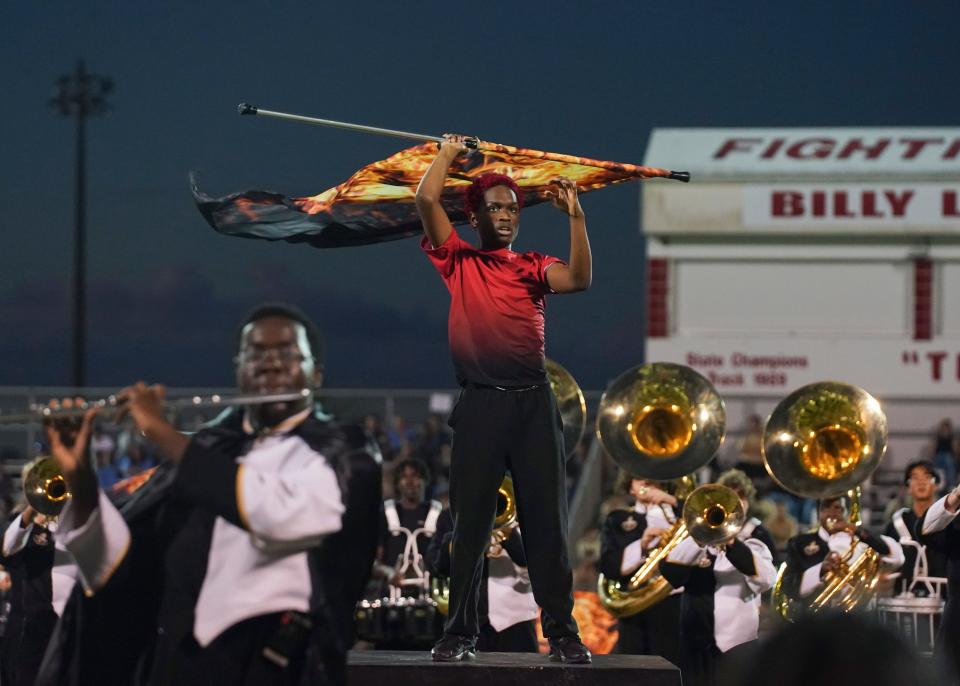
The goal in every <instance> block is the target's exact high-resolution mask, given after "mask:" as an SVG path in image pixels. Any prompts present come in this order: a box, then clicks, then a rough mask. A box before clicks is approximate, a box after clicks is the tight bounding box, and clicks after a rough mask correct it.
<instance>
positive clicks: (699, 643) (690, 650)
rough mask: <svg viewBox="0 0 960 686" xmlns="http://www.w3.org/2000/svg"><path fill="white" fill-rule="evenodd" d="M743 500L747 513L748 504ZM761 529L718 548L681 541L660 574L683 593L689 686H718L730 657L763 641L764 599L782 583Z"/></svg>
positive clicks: (683, 655) (683, 656) (683, 650)
mask: <svg viewBox="0 0 960 686" xmlns="http://www.w3.org/2000/svg"><path fill="white" fill-rule="evenodd" d="M738 495H740V499H741V501H742V504H743V508H744V511H746V509H747V507H748V503H747V502H746V499H745V498H744V496H743V494H738ZM756 533H757V529H756V527H753V528H747V527H744V528H742V529H741V530H740V532H739V534H738V536H737V537H735V538H732V539H731V540H729V541H727V542H725V543H723V544H721V545H717V546H713V545H708V546H701V545H700V544H699V543H697V542H696V541H695V540H694V539H693V538H690V537H688V538H685V539H684V540H683V541H681V542H680V543H679V544H678V545H677V546H676V547H675V548H674V549H673V550H672V551H671V552H670V554H669V555H668V556H667V558H666V559H664V560H663V561H662V562H661V563H660V573H661V574H663V576H664V578H666V580H667V581H669V582H670V585H671V586H673V587H674V588H681V587H682V588H683V596H682V602H681V617H680V670H681V672H682V673H683V680H684V683H685V684H689V685H691V686H712V684H714V683H715V682H716V678H717V670H718V666H719V661H720V659H721V657H722V656H723V655H724V654H728V653H730V651H732V650H734V649H735V648H737V647H738V646H744V645H745V644H747V643H750V642H752V641H755V640H756V639H757V632H758V629H759V626H760V597H761V595H762V594H763V593H764V592H766V591H767V590H769V589H770V588H771V587H772V586H773V583H774V581H775V580H776V576H777V570H776V568H775V567H774V566H773V555H772V553H771V552H770V549H769V548H768V547H767V545H766V544H765V543H763V542H762V541H761V540H760V539H758V538H756V537H755V534H756Z"/></svg>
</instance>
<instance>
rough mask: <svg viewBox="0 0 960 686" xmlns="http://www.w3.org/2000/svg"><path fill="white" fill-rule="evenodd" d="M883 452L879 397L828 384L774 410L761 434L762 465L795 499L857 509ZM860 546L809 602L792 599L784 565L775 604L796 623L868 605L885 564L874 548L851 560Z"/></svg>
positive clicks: (883, 422)
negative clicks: (845, 502) (846, 498)
mask: <svg viewBox="0 0 960 686" xmlns="http://www.w3.org/2000/svg"><path fill="white" fill-rule="evenodd" d="M886 448H887V419H886V416H885V415H884V413H883V410H882V409H881V407H880V403H879V402H878V401H877V399H876V398H874V397H873V396H872V395H870V394H869V393H867V392H866V391H865V390H863V389H862V388H860V387H858V386H853V385H851V384H844V383H839V382H834V381H827V382H820V383H814V384H810V385H807V386H803V387H802V388H800V389H798V390H796V391H794V392H793V393H791V394H790V395H789V396H787V397H786V398H784V400H782V401H781V402H780V404H778V405H777V407H776V408H775V409H774V411H773V413H772V414H771V415H770V419H768V420H767V425H766V428H765V429H764V434H763V463H764V467H766V470H767V472H768V473H769V474H770V476H771V477H772V478H773V480H774V481H776V482H777V483H778V484H780V485H781V486H782V487H783V488H785V489H786V490H788V491H790V492H791V493H795V494H797V495H799V496H802V497H805V498H816V499H820V500H822V499H824V498H833V497H837V496H841V495H844V494H848V493H849V494H851V495H852V498H853V506H854V507H853V508H852V510H853V509H854V508H855V509H856V510H857V511H858V510H859V491H860V484H861V483H863V482H864V481H866V480H867V479H868V478H870V475H871V474H873V472H874V470H876V468H877V467H878V466H879V465H880V462H881V460H882V459H883V455H884V453H885V452H886ZM853 514H854V513H853V511H851V515H853ZM856 547H857V540H856V539H855V540H854V541H853V543H852V545H851V547H850V549H849V550H848V551H847V553H846V554H845V555H844V556H843V559H842V560H841V565H840V569H839V571H838V572H836V573H832V574H829V575H827V577H826V578H825V579H824V589H823V591H822V592H821V593H819V594H818V595H817V596H816V597H814V598H812V599H808V600H806V601H804V600H801V599H797V598H790V597H788V596H787V594H786V592H785V590H784V589H783V577H784V573H785V571H786V566H785V565H783V566H781V567H780V571H779V573H778V575H777V581H776V583H775V584H774V587H773V595H772V598H771V599H772V603H773V606H774V607H775V608H776V609H777V611H778V612H779V613H780V614H781V615H782V616H783V617H785V618H786V619H789V620H793V619H794V618H796V617H797V616H799V615H800V614H803V613H809V612H819V611H820V610H822V609H824V608H827V607H837V608H840V609H841V610H843V611H844V612H849V611H851V610H853V609H856V608H858V607H863V606H864V605H866V604H867V603H869V601H870V599H871V598H872V597H873V595H874V593H875V590H876V586H877V582H878V579H879V571H880V559H879V555H878V554H877V553H876V551H874V550H873V549H871V548H867V550H866V551H864V552H863V553H861V554H860V555H857V556H856V557H854V555H853V553H854V550H855V548H856Z"/></svg>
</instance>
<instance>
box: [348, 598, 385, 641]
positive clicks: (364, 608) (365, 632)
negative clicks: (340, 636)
mask: <svg viewBox="0 0 960 686" xmlns="http://www.w3.org/2000/svg"><path fill="white" fill-rule="evenodd" d="M388 600H390V598H377V599H375V600H366V599H364V600H361V601H360V602H359V603H357V607H356V610H355V611H354V619H356V622H357V638H358V639H360V640H361V641H369V642H370V643H380V642H382V641H384V640H385V639H386V628H385V627H386V619H385V617H386V608H384V606H383V602H384V601H388Z"/></svg>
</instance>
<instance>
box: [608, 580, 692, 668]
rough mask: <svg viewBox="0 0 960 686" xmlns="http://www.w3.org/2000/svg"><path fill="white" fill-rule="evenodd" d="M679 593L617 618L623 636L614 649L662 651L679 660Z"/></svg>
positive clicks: (632, 652) (619, 651)
mask: <svg viewBox="0 0 960 686" xmlns="http://www.w3.org/2000/svg"><path fill="white" fill-rule="evenodd" d="M680 598H681V596H680V594H679V593H676V594H674V595H669V596H667V597H666V598H664V599H663V600H661V601H660V602H659V603H657V604H656V605H654V606H653V607H649V608H647V609H646V610H644V611H643V612H639V613H637V614H635V615H632V616H630V617H624V618H623V619H621V620H620V621H619V622H617V628H618V629H619V631H620V638H619V639H618V640H617V646H616V647H615V648H614V649H613V652H614V653H617V654H620V655H659V656H660V657H663V658H665V659H667V660H669V661H670V662H672V663H673V664H675V665H679V664H680Z"/></svg>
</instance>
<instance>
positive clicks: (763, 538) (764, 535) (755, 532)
mask: <svg viewBox="0 0 960 686" xmlns="http://www.w3.org/2000/svg"><path fill="white" fill-rule="evenodd" d="M717 483H718V484H720V485H721V486H726V487H727V488H729V489H731V490H732V491H733V492H734V493H736V494H737V495H738V496H740V501H741V502H742V503H743V506H744V508H745V509H746V512H747V521H746V522H744V524H743V528H742V529H740V534H739V535H738V536H737V537H738V538H739V539H740V540H741V541H745V540H747V539H749V538H755V539H757V540H758V541H760V542H761V543H763V544H764V545H765V546H767V550H769V551H770V555H771V556H772V557H773V566H774V567H776V566H777V557H778V555H777V544H776V543H774V540H773V535H772V534H771V533H770V532H769V531H768V530H767V527H765V526H764V525H763V524H762V523H761V522H760V520H759V519H758V518H757V517H750V516H749V515H750V506H751V505H752V504H753V499H754V497H755V496H756V495H757V489H756V487H755V486H754V485H753V480H752V479H751V478H750V477H749V476H748V475H747V473H746V472H744V471H743V470H741V469H728V470H727V471H725V472H723V473H722V474H721V475H720V476H718V477H717Z"/></svg>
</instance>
